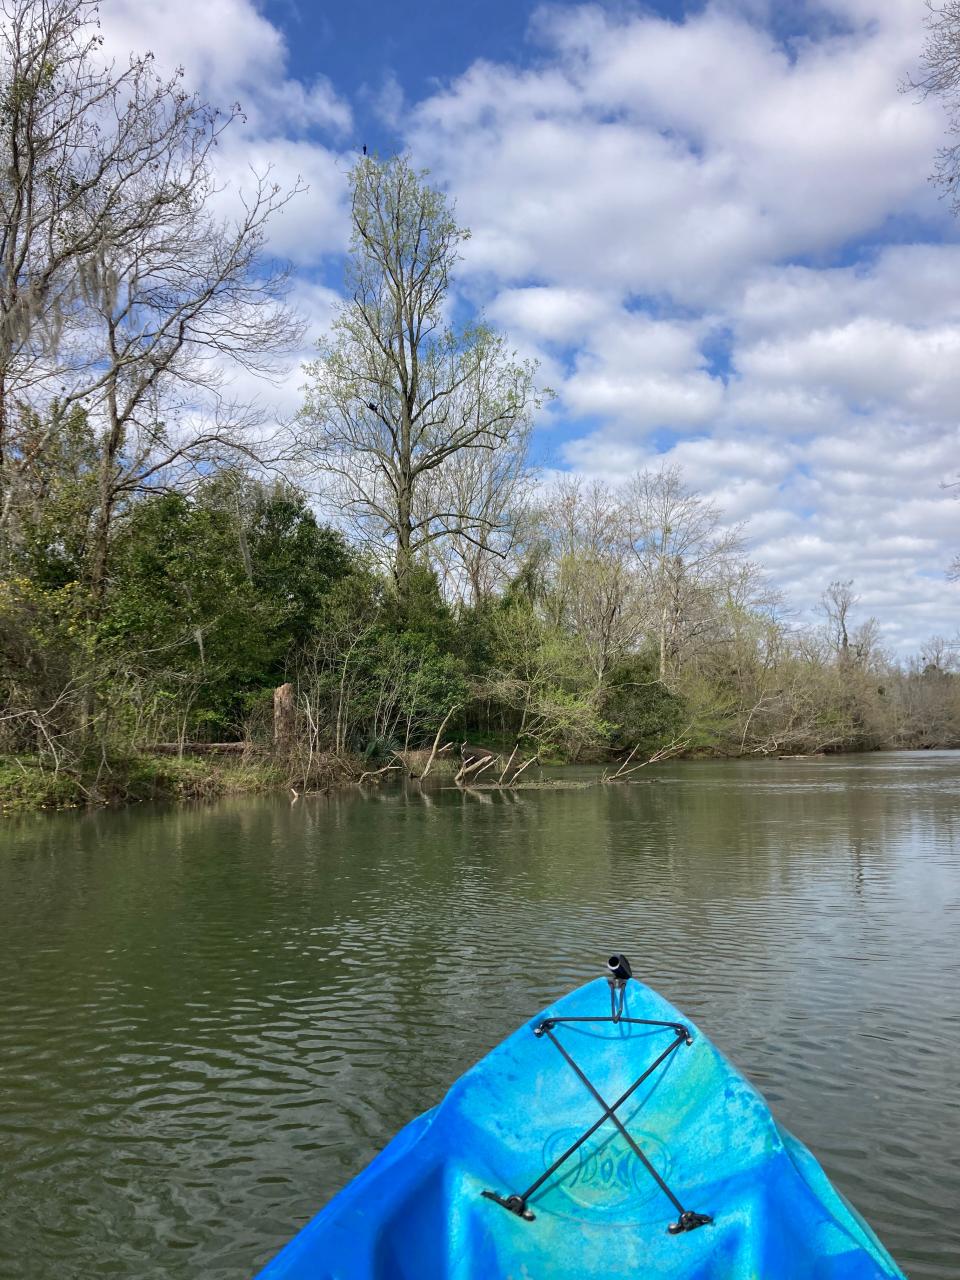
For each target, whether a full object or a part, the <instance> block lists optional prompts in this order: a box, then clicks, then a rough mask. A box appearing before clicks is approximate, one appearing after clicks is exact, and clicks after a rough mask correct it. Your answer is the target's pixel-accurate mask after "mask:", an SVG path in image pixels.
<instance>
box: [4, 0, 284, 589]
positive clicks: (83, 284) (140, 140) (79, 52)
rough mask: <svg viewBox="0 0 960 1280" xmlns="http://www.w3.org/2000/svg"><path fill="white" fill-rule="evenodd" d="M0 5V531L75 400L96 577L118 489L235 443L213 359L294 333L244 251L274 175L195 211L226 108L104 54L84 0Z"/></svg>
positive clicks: (272, 194) (239, 355)
mask: <svg viewBox="0 0 960 1280" xmlns="http://www.w3.org/2000/svg"><path fill="white" fill-rule="evenodd" d="M0 14H2V17H3V20H4V21H3V24H2V34H0V76H2V84H3V89H2V94H3V97H2V99H0V153H2V164H3V174H4V181H3V182H0V209H2V213H3V215H4V218H3V227H2V229H0V536H4V535H5V536H6V537H7V538H9V533H10V524H11V515H12V512H13V507H14V502H15V497H16V487H17V481H18V478H19V476H20V475H21V474H24V473H25V472H26V471H27V470H29V469H30V468H31V467H33V466H34V465H35V462H36V457H37V455H38V453H42V452H43V451H44V450H46V449H48V448H49V447H50V445H51V442H52V440H53V437H54V436H55V435H56V433H57V432H58V431H59V430H60V427H61V424H62V423H63V422H64V421H65V420H66V418H67V417H68V415H69V412H70V410H71V408H72V406H82V408H83V411H84V412H85V413H86V415H87V417H88V420H89V421H90V423H91V425H92V426H93V428H94V430H95V432H96V435H97V440H98V444H99V449H100V464H99V477H98V499H97V511H96V515H95V520H94V526H95V527H94V533H93V538H92V554H91V575H92V579H93V583H94V587H95V590H100V589H101V588H102V584H103V580H104V575H105V571H106V551H107V543H108V537H109V530H110V524H111V521H112V518H113V516H114V514H115V512H116V509H117V507H118V504H119V503H121V501H122V499H123V496H124V495H130V494H132V493H134V492H136V491H138V490H142V489H145V488H149V487H151V485H154V484H156V483H157V481H158V480H159V479H160V478H161V477H162V478H163V479H164V480H165V481H166V480H169V479H170V476H171V473H172V472H173V471H176V470H177V469H180V470H182V468H183V467H185V466H194V465H196V464H197V463H198V462H200V461H203V462H216V461H219V460H220V458H221V457H222V456H224V454H225V452H229V451H230V450H235V449H236V448H237V447H240V448H243V439H244V434H245V432H244V428H249V427H250V426H251V425H252V423H253V421H254V419H255V416H256V415H253V414H251V412H250V410H249V407H246V408H244V407H240V406H234V405H228V404H226V403H225V402H224V398H223V395H222V392H221V386H222V380H223V372H224V367H225V365H226V364H228V363H229V362H239V363H240V364H241V365H243V366H245V367H247V368H251V367H254V368H259V369H261V370H262V369H263V368H264V366H265V364H269V363H270V360H271V359H272V358H273V357H275V355H276V354H277V352H278V351H281V350H283V349H284V348H286V347H289V346H290V345H291V344H292V342H293V340H294V338H295V337H296V336H297V323H296V322H295V320H294V319H293V318H292V316H291V315H290V313H289V312H287V310H286V309H285V307H284V305H283V301H282V294H283V287H284V283H285V281H284V277H283V274H282V272H278V271H276V270H270V269H267V268H266V267H265V265H264V263H263V261H262V257H261V250H262V247H263V241H264V227H265V224H266V221H267V219H268V218H269V216H270V214H271V213H273V212H274V211H276V210H277V209H278V208H279V207H280V206H281V205H282V204H283V203H284V202H285V201H286V200H287V199H288V198H289V196H290V194H292V193H287V194H283V193H281V192H280V191H279V189H278V188H277V186H276V185H275V184H273V183H271V182H270V181H269V178H268V177H266V176H264V177H262V178H260V179H256V181H255V188H254V192H253V195H252V198H251V199H249V200H248V201H247V203H246V204H245V205H244V206H243V208H242V210H241V212H240V215H239V216H238V217H237V218H236V219H234V220H222V219H217V218H215V217H214V216H213V215H212V213H211V212H210V202H211V199H212V197H213V196H214V195H216V193H217V192H216V187H215V184H214V179H213V175H212V166H211V159H212V153H213V149H214V147H215V146H216V143H217V140H218V138H219V136H220V134H221V132H222V130H223V129H224V128H225V127H226V126H227V125H228V124H229V123H230V122H231V121H232V120H233V119H235V117H236V116H237V114H238V112H239V108H234V109H233V110H232V111H231V112H229V113H227V114H226V115H222V114H221V113H220V112H219V111H217V110H215V109H214V108H212V107H210V106H208V105H207V104H205V103H204V102H202V101H201V99H199V98H198V97H197V96H195V95H191V94H188V93H186V92H185V91H184V90H183V88H182V87H181V83H180V74H179V73H178V74H177V75H175V76H173V77H172V78H167V79H163V78H162V77H160V76H158V75H157V74H156V72H155V70H154V68H153V65H152V57H151V55H147V56H145V57H143V58H137V57H133V56H132V57H131V58H130V60H129V62H128V64H127V65H126V66H124V67H121V68H119V69H118V68H117V67H115V66H114V65H112V64H109V65H105V64H104V61H103V57H102V53H101V50H100V45H101V43H102V38H101V37H100V35H99V30H98V25H97V11H96V7H95V5H94V4H92V3H90V0H45V2H42V3H41V2H40V0H0ZM24 422H26V423H28V424H29V427H30V430H29V433H28V435H24V434H23V433H21V432H20V431H19V429H18V428H19V425H20V424H21V423H24ZM38 424H39V425H38Z"/></svg>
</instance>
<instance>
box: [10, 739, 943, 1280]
mask: <svg viewBox="0 0 960 1280" xmlns="http://www.w3.org/2000/svg"><path fill="white" fill-rule="evenodd" d="M567 776H573V775H570V774H568V775H567ZM579 776H584V777H585V776H587V775H586V773H582V774H581V775H579ZM641 777H642V778H643V781H641V782H640V783H639V784H638V785H635V786H615V787H614V786H608V787H600V786H596V787H591V788H589V789H586V790H576V789H554V790H544V791H523V792H516V793H496V794H491V793H489V792H474V793H469V792H468V793H462V794H461V793H459V792H457V791H456V790H454V789H435V790H431V791H429V792H428V793H427V794H421V793H420V792H419V791H418V790H417V789H416V788H413V787H410V788H407V789H404V788H402V787H395V788H393V789H389V790H387V789H384V790H382V791H375V790H374V791H371V792H369V793H368V794H360V793H359V792H357V791H355V790H354V791H342V792H338V793H333V794H330V795H326V796H310V797H303V798H301V799H300V800H299V801H297V803H295V804H291V803H290V799H289V797H287V796H283V795H280V796H268V797H256V798H242V799H236V800H227V801H223V802H220V803H218V804H215V805H212V806H209V807H198V808H180V809H161V808H139V809H130V810H126V811H120V812H93V813H83V814H77V813H72V814H62V815H40V816H38V817H34V818H24V819H18V820H13V819H8V820H7V821H6V823H5V825H4V826H3V827H2V828H0V1151H2V1163H0V1224H2V1225H0V1276H2V1277H4V1278H7V1277H9V1278H10V1280H13V1278H14V1277H16V1278H17V1280H22V1278H25V1277H29V1280H65V1278H68V1277H69V1278H70V1280H73V1278H74V1277H81V1276H84V1277H85V1276H90V1275H97V1276H123V1277H129V1278H130V1280H161V1277H162V1278H163V1280H186V1278H187V1277H191V1278H196V1277H204V1280H227V1278H228V1277H229V1278H230V1280H238V1278H240V1280H242V1278H243V1277H244V1276H248V1275H250V1274H251V1273H252V1272H253V1271H254V1270H255V1269H256V1267H257V1266H258V1265H259V1264H262V1263H263V1262H264V1261H265V1260H266V1259H267V1258H268V1257H269V1256H270V1255H271V1254H272V1253H273V1252H274V1251H275V1250H276V1249H277V1248H278V1247H279V1246H280V1245H281V1244H282V1243H284V1241H285V1240H286V1239H287V1238H288V1237H289V1236H290V1235H291V1234H292V1233H293V1231H294V1230H295V1229H296V1228H297V1227H299V1226H300V1225H301V1224H302V1223H303V1222H304V1221H305V1220H306V1219H307V1217H308V1216H310V1215H311V1214H312V1213H313V1212H314V1211H315V1210H316V1209H317V1208H319V1207H320V1206H321V1205H322V1204H323V1202H324V1201H325V1200H326V1199H327V1198H328V1197H329V1196H330V1195H331V1194H332V1193H333V1192H334V1191H335V1190H336V1189H337V1188H338V1187H339V1186H341V1185H342V1184H343V1182H344V1181H345V1180H346V1179H348V1178H350V1177H351V1176H352V1175H353V1174H355V1173H356V1172H357V1171H358V1170H359V1169H360V1168H361V1166H362V1165H363V1164H364V1163H365V1162H366V1161H368V1160H369V1159H370V1157H371V1156H372V1155H373V1154H374V1153H375V1152H376V1151H377V1150H378V1149H379V1148H380V1147H381V1146H382V1145H383V1144H384V1143H385V1142H386V1141H387V1139H389V1138H390V1137H391V1135H392V1134H393V1133H395V1132H396V1130H397V1129H398V1128H399V1127H400V1126H401V1125H402V1124H404V1123H405V1122H406V1121H407V1120H409V1119H410V1118H411V1117H412V1116H413V1115H415V1114H416V1113H418V1112H419V1111H422V1110H424V1109H425V1108H426V1107H428V1106H430V1105H431V1104H433V1103H434V1102H435V1101H437V1100H438V1099H439V1098H440V1096H441V1095H442V1093H443V1092H444V1090H445V1089H446V1088H447V1087H448V1086H449V1085H450V1083H451V1082H452V1081H453V1080H454V1078H455V1077H456V1076H457V1075H458V1074H459V1073H460V1072H462V1071H463V1070H464V1068H466V1067H467V1066H469V1065H470V1064H471V1063H472V1062H474V1061H475V1060H476V1059H477V1058H478V1057H479V1056H480V1055H482V1054H483V1053H484V1052H485V1051H486V1050H488V1049H489V1048H490V1047H491V1046H492V1045H493V1044H495V1043H496V1042H497V1041H498V1040H500V1039H501V1038H502V1037H503V1036H504V1035H506V1034H507V1033H508V1032H509V1031H511V1030H513V1029H514V1028H515V1027H516V1026H517V1025H518V1024H519V1023H520V1022H522V1021H524V1020H525V1019H527V1018H528V1017H530V1016H531V1015H532V1014H533V1013H534V1012H535V1011H536V1010H537V1009H538V1008H539V1007H540V1006H542V1005H544V1004H545V1003H546V1002H547V1001H549V1000H550V999H552V998H553V997H556V996H558V995H560V994H561V993H563V992H564V991H566V990H568V989H569V988H571V987H572V986H575V985H577V984H579V983H580V982H582V981H585V980H586V979H588V978H591V977H593V976H594V975H595V974H596V973H597V972H599V970H600V968H601V966H602V964H603V962H604V960H605V958H606V955H607V954H608V952H609V951H611V950H623V951H624V952H626V954H627V955H628V956H629V957H630V959H631V961H632V963H633V969H634V972H635V974H637V975H638V976H640V977H642V978H643V979H644V980H645V981H647V982H649V983H650V984H651V985H652V986H655V987H657V988H658V989H659V990H660V991H662V992H663V993H664V994H665V995H666V996H668V997H669V998H670V999H671V1000H672V1001H673V1002H674V1003H675V1004H677V1005H679V1006H680V1008H681V1009H682V1010H684V1011H685V1012H686V1013H687V1014H688V1015H689V1016H690V1017H691V1018H693V1019H694V1020H695V1021H697V1022H698V1023H699V1025H700V1026H701V1028H702V1029H703V1030H704V1031H705V1032H706V1033H707V1034H708V1035H710V1036H711V1037H712V1038H713V1039H714V1041H715V1042H716V1043H717V1045H718V1046H719V1047H720V1048H721V1049H722V1050H723V1051H724V1052H725V1053H726V1054H727V1055H728V1056H729V1057H730V1058H732V1059H733V1061H734V1062H735V1063H736V1064H737V1065H738V1066H739V1067H740V1068H741V1069H742V1070H743V1071H744V1072H745V1073H746V1074H747V1075H748V1076H749V1078H750V1079H751V1080H753V1081H754V1082H755V1083H756V1084H757V1085H758V1086H759V1087H760V1088H761V1089H762V1090H763V1091H764V1093H765V1094H766V1096H767V1098H768V1100H769V1102H770V1103H771V1105H772V1106H773V1107H774V1109H775V1111H776V1113H777V1115H778V1117H779V1118H780V1119H781V1120H782V1121H783V1122H784V1123H785V1124H786V1125H787V1127H788V1128H790V1129H792V1130H793V1131H794V1132H795V1133H796V1134H797V1136H798V1137H800V1138H801V1139H802V1140H803V1141H804V1142H806V1143H807V1144H808V1146H810V1147H811V1148H812V1150H813V1152H814V1153H815V1154H816V1155H817V1156H818V1158H819V1159H820V1160H821V1162H822V1163H823V1164H824V1166H825V1167H826V1169H827V1172H828V1173H829V1174H830V1176H831V1177H832V1178H833V1179H834V1180H835V1182H836V1183H837V1185H838V1186H839V1187H840V1188H841V1190H842V1191H844V1193H845V1194H846V1195H847V1196H848V1197H849V1198H850V1199H851V1200H852V1201H853V1202H854V1204H855V1205H856V1206H857V1207H858V1208H859V1209H860V1210H861V1212H862V1213H863V1214H864V1215H865V1216H866V1217H867V1218H868V1220H869V1221H870V1222H871V1223H872V1225H873V1226H874V1228H875V1229H876V1230H877V1232H878V1233H879V1235H880V1236H881V1238H882V1239H883V1241H884V1243H885V1244H886V1245H887V1247H888V1248H889V1249H890V1250H891V1252H892V1253H893V1254H894V1256H895V1257H896V1258H897V1260H898V1261H899V1262H900V1264H901V1265H902V1266H903V1267H904V1268H905V1270H906V1271H907V1272H908V1274H909V1275H910V1276H911V1277H913V1280H923V1278H927V1280H944V1278H946V1277H950V1278H951V1280H956V1277H957V1276H958V1275H960V1215H958V1213H957V1208H958V1205H960V1160H958V1155H957V1152H958V1150H960V843H958V839H960V754H951V753H946V752H943V753H934V752H927V753H910V754H898V755H892V754H891V755H868V756H846V757H836V758H832V759H826V760H809V761H769V762H744V763H740V762H737V763H715V762H704V763H689V762H675V763H670V764H667V765H663V766H659V767H658V768H657V769H656V770H653V769H651V770H650V771H649V774H648V775H641Z"/></svg>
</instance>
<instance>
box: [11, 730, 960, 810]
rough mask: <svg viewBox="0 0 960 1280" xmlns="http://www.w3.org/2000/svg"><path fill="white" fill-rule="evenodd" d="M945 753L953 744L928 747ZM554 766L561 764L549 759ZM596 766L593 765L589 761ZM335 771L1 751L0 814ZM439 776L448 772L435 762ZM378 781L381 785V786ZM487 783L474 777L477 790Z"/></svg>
mask: <svg viewBox="0 0 960 1280" xmlns="http://www.w3.org/2000/svg"><path fill="white" fill-rule="evenodd" d="M917 749H918V748H912V747H901V748H893V747H876V748H873V749H872V750H869V751H864V750H861V751H858V752H856V753H855V754H858V755H876V754H879V753H881V752H882V753H887V754H897V755H899V754H906V753H908V752H911V751H915V750H917ZM930 749H931V750H950V749H956V748H930ZM846 754H850V753H848V752H838V753H835V754H829V753H828V754H825V753H823V752H811V753H808V754H806V755H784V756H762V757H758V756H754V755H750V756H736V757H731V756H710V755H697V754H690V755H683V756H674V757H671V759H673V760H675V761H680V760H683V761H698V762H700V763H702V762H704V761H705V760H717V761H718V762H720V761H727V762H729V761H730V760H754V761H755V760H766V761H770V760H783V761H784V762H787V761H793V762H796V761H802V760H809V761H814V760H818V761H821V760H828V759H831V758H835V756H836V755H846ZM550 763H551V764H552V765H557V764H559V763H561V762H558V761H551V762H550ZM592 763H596V762H592ZM337 764H338V766H339V767H340V772H339V774H337V773H336V772H331V774H330V776H329V777H325V778H324V779H323V780H322V781H321V782H320V783H319V784H318V783H316V782H314V783H313V784H311V785H310V786H308V787H306V788H305V787H304V785H303V782H302V780H300V779H299V778H296V777H292V776H291V774H290V771H289V769H287V768H284V767H283V766H282V765H280V764H278V763H276V762H275V761H273V760H270V759H269V758H261V759H257V758H256V757H253V758H251V757H248V756H244V757H242V758H236V757H230V756H210V755H207V756H190V755H186V756H182V757H180V756H170V755H163V756H159V755H150V754H144V755H137V756H131V757H128V758H125V759H123V760H119V761H117V760H114V761H111V762H110V763H109V765H108V766H101V767H100V768H99V769H98V770H96V771H93V770H91V771H89V772H87V773H80V774H78V773H76V772H75V771H73V770H60V771H59V772H55V771H53V770H52V769H49V768H43V767H41V765H40V763H39V762H38V761H37V760H35V759H31V758H23V757H20V758H14V757H10V756H0V818H4V817H13V816H15V815H19V814H27V813H41V812H63V811H67V810H70V809H118V808H125V807H128V806H133V805H138V804H144V803H148V802H161V803H169V804H182V803H191V804H195V803H197V802H198V801H204V800H219V799H221V798H223V797H225V796H234V795H252V794H256V793H266V792H285V791H292V792H293V793H294V795H299V794H304V793H306V794H309V792H310V791H311V790H329V789H330V788H331V787H350V786H355V785H356V784H357V782H358V781H359V780H360V778H361V777H362V776H363V772H364V768H365V762H364V761H361V760H359V759H355V758H349V759H344V760H339V761H337ZM438 764H439V768H437V769H435V773H436V775H437V780H439V777H440V774H441V773H443V772H445V771H446V770H444V767H443V766H444V764H445V762H443V763H440V762H438ZM380 785H382V783H380ZM483 785H484V784H483V783H482V782H478V783H476V784H475V786H476V787H478V788H480V787H482V786H483Z"/></svg>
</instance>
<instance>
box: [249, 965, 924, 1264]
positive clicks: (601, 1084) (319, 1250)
mask: <svg viewBox="0 0 960 1280" xmlns="http://www.w3.org/2000/svg"><path fill="white" fill-rule="evenodd" d="M609 969H610V974H609V976H608V977H606V978H599V979H597V980H596V981H595V982H590V983H588V984H587V985H586V986H584V987H581V988H580V989H579V990H578V991H574V992H573V993H572V994H570V995H568V996H566V997H564V998H563V999H562V1000H560V1001H559V1002H558V1003H556V1004H554V1005H552V1006H551V1007H550V1008H549V1009H546V1010H544V1012H542V1013H540V1014H538V1015H537V1017H535V1018H534V1019H533V1020H532V1021H531V1022H529V1023H527V1024H526V1025H525V1026H523V1027H521V1028H520V1030H519V1031H517V1032H515V1033H514V1034H513V1035H512V1036H510V1037H509V1038H508V1039H507V1040H504V1041H503V1043H502V1044H500V1045H499V1046H498V1047H497V1048H496V1049H494V1050H493V1052H492V1053H490V1054H488V1055H487V1057H485V1058H484V1059H483V1060H482V1061H481V1062H478V1063H477V1065H476V1066H475V1067H473V1068H471V1069H470V1070H469V1071H467V1072H466V1073H465V1074H464V1075H463V1076H461V1078H460V1079H459V1080H458V1081H457V1082H456V1084H455V1085H454V1086H453V1088H452V1089H451V1090H450V1092H449V1093H448V1094H447V1096H446V1097H445V1098H444V1099H443V1101H442V1102H441V1103H440V1104H439V1106H437V1107H434V1108H433V1110H431V1111H427V1112H426V1113H425V1114H424V1115H422V1116H419V1117H418V1118H417V1119H416V1120H413V1121H412V1122H411V1123H410V1124H408V1125H407V1126H406V1128H404V1129H402V1130H401V1131H400V1133H399V1134H398V1135H397V1136H396V1137H395V1138H394V1139H393V1141H392V1142H391V1143H390V1144H389V1146H387V1147H386V1149H385V1150H384V1151H382V1152H381V1153H380V1155H378V1156H377V1157H376V1159H374V1160H373V1161H372V1162H371V1163H370V1164H369V1165H368V1166H367V1168H366V1169H364V1170H363V1171H362V1172H361V1173H360V1174H359V1175H358V1176H357V1177H356V1178H355V1179H354V1180H353V1181H352V1182H351V1183H350V1184H349V1185H348V1186H347V1187H345V1188H344V1190H343V1191H341V1192H340V1193H339V1195H337V1196H335V1197H334V1199H333V1200H332V1201H331V1202H330V1203H329V1204H328V1205H327V1206H326V1208H324V1209H323V1210H322V1211H321V1212H320V1213H319V1214H318V1215H317V1216H316V1217H315V1218H314V1219H313V1220H312V1221H311V1222H310V1223H308V1224H307V1226H306V1227H304V1229H303V1230H302V1231H301V1232H300V1233H299V1235H297V1236H295V1237H294V1239H293V1240H292V1241H291V1242H290V1243H289V1244H288V1245H287V1246H286V1247H285V1248H284V1249H283V1250H282V1251H281V1252H280V1253H279V1254H278V1255H277V1257H276V1258H274V1260H273V1261H272V1262H271V1263H270V1264H269V1265H268V1266H267V1267H266V1268H265V1269H264V1270H263V1271H262V1272H261V1273H260V1280H281V1278H283V1280H307V1278H308V1277H309V1280H387V1278H389V1280H394V1278H396V1280H441V1278H442V1280H448V1278H449V1280H498V1278H501V1277H510V1278H512V1280H546V1278H548V1277H549V1278H550V1280H566V1278H567V1277H570V1278H574V1277H575V1278H576V1280H592V1278H594V1277H595V1278H596V1280H601V1278H602V1280H611V1278H613V1277H628V1276H629V1277H644V1278H646V1277H656V1276H664V1277H670V1278H671V1280H680V1278H683V1280H748V1278H749V1280H793V1278H794V1277H796V1280H880V1278H881V1277H890V1276H900V1277H902V1276H903V1272H902V1271H901V1270H900V1269H899V1268H898V1267H897V1265H896V1263H895V1262H894V1261H893V1259H892V1258H891V1257H890V1255H889V1254H888V1253H887V1252H886V1250H885V1249H884V1247H883V1245H882V1244H881V1243H880V1241H879V1240H878V1239H877V1238H876V1236H875V1235H874V1234H873V1232H872V1231H871V1230H870V1228H869V1227H868V1226H867V1224H866V1223H865V1222H864V1221H863V1219H862V1218H861V1217H860V1215H859V1214H858V1213H857V1212H856V1210H855V1209H853V1208H852V1207H851V1206H850V1205H849V1204H848V1203H847V1201H846V1200H845V1199H844V1198H843V1197H842V1196H841V1195H840V1193H839V1192H838V1191H836V1189H835V1188H834V1187H833V1186H832V1185H831V1183H830V1182H829V1180H828V1179H827V1176H826V1174H825V1173H824V1172H823V1170H822V1169H821V1168H820V1165H819V1164H818V1163H817V1161H816V1160H815V1159H814V1158H813V1156H812V1155H811V1154H810V1152H809V1151H807V1149H806V1148H805V1147H804V1146H803V1145H802V1143H800V1142H798V1141H797V1139H796V1138H794V1137H792V1136H791V1135H790V1134H789V1133H787V1132H786V1131H785V1130H783V1129H782V1128H781V1127H780V1126H779V1125H778V1124H777V1122H776V1120H775V1119H774V1118H773V1116H772V1115H771V1113H770V1110H769V1108H768V1107H767V1105H766V1103H765V1102H764V1100H763V1098H762V1097H761V1095H760V1094H759V1093H758V1092H757V1091H756V1089H754V1088H753V1087H752V1085H750V1084H748V1083H747V1081H746V1080H745V1079H744V1078H743V1076H741V1075H740V1074H739V1073H738V1072H737V1071H736V1070H734V1068H733V1067H732V1066H731V1065H730V1063H729V1062H727V1060H726V1059H725V1058H724V1057H723V1055H722V1054H720V1053H719V1052H718V1051H717V1050H716V1049H715V1048H714V1047H713V1045H712V1044H711V1043H710V1041H709V1040H707V1038H706V1037H705V1036H704V1035H702V1034H701V1033H700V1032H699V1031H698V1030H697V1028H696V1027H695V1026H694V1024H693V1023H692V1022H690V1021H689V1019H687V1018H684V1017H683V1015H682V1014H680V1013H679V1012H678V1011H677V1010H676V1009H674V1008H673V1006H672V1005H670V1004H669V1003H668V1002H667V1001H666V1000H664V999H663V998H662V997H661V996H659V995H657V993H656V992H655V991H651V990H650V989H649V987H645V986H644V985H643V984H642V983H640V982H638V981H636V979H634V978H633V977H632V975H630V969H629V964H628V962H627V961H626V960H625V958H624V957H620V956H613V957H611V959H610V962H609Z"/></svg>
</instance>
